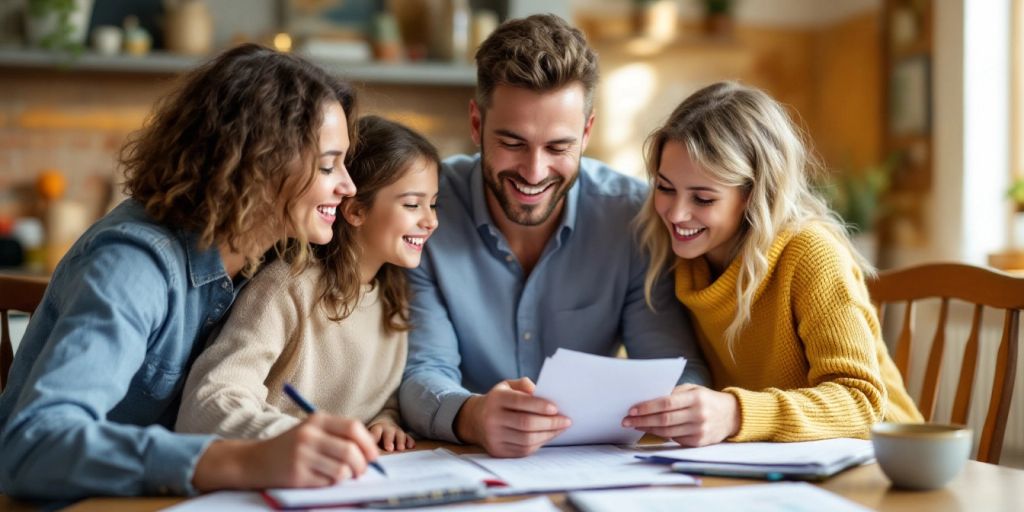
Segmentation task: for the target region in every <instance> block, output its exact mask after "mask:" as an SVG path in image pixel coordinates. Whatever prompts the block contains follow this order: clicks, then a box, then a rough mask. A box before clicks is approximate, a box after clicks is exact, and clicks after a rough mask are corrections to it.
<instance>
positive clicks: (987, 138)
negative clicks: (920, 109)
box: [891, 0, 1011, 267]
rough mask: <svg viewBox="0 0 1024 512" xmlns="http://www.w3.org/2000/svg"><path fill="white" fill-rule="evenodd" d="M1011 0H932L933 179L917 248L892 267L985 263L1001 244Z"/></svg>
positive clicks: (902, 252) (899, 254)
mask: <svg viewBox="0 0 1024 512" xmlns="http://www.w3.org/2000/svg"><path fill="white" fill-rule="evenodd" d="M1010 7H1011V6H1010V0H988V1H985V2H974V1H968V0H933V9H934V12H935V27H934V33H935V34H936V35H939V37H935V39H934V41H933V57H932V59H933V60H932V91H933V93H932V112H933V117H932V134H933V141H932V144H933V157H932V161H933V162H934V163H933V168H932V172H933V180H932V190H931V193H930V195H929V197H928V199H927V202H926V207H925V208H926V211H925V215H924V217H925V224H926V225H925V228H924V229H925V230H926V233H925V236H924V237H923V238H924V239H925V240H926V241H927V242H926V244H925V245H922V246H920V247H904V248H900V249H897V250H896V251H894V253H893V255H892V261H891V263H892V266H894V267H900V266H906V265H912V264H916V263H921V262H925V261H937V260H959V261H966V262H969V263H974V264H985V262H986V256H987V254H988V253H990V252H993V251H997V250H1000V249H1004V248H1006V247H1007V245H1008V237H1007V231H1008V228H1007V221H1008V213H1007V201H1006V199H1005V197H1004V191H1005V190H1006V188H1007V186H1008V183H1009V175H1010V160H1009V158H1010V149H1009V148H1010V140H1009V116H1008V113H1009V111H1010V89H1009V83H1010V73H1009V70H1010V19H1011V16H1010V14H1011V8H1010Z"/></svg>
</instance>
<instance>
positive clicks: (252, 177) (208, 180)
mask: <svg viewBox="0 0 1024 512" xmlns="http://www.w3.org/2000/svg"><path fill="white" fill-rule="evenodd" d="M329 101H337V102H339V103H340V104H341V107H342V110H343V111H344V112H345V116H346V118H347V121H348V124H349V128H350V129H349V134H350V137H352V138H354V137H355V130H353V129H352V128H353V126H354V125H353V120H354V119H355V102H356V96H355V92H354V90H353V89H352V87H351V86H350V85H349V84H348V83H347V82H345V81H343V80H340V79H338V78H335V77H333V76H331V75H330V74H328V73H327V72H325V71H324V70H323V69H321V68H319V67H317V66H315V65H313V64H311V63H309V62H308V61H306V60H303V59H302V58H299V57H296V56H294V55H289V54H285V53H280V52H277V51H274V50H271V49H269V48H265V47H263V46H259V45H255V44H243V45H240V46H237V47H235V48H232V49H230V50H227V51H225V52H224V53H222V54H220V55H219V56H217V57H215V58H214V59H212V60H210V61H208V62H207V63H205V64H203V65H202V66H200V67H199V68H197V69H196V70H194V71H192V72H191V73H189V74H188V75H186V76H184V77H183V78H182V81H181V83H180V84H179V86H178V87H177V88H176V89H175V90H174V91H173V92H172V93H171V94H169V95H168V96H166V97H164V98H163V99H161V100H160V101H159V103H158V104H157V106H156V107H155V109H154V112H153V114H152V115H151V116H150V118H149V119H148V120H147V121H146V124H145V126H144V127H143V128H142V129H141V130H139V131H138V132H136V133H134V134H132V136H131V137H130V139H129V141H128V143H127V144H126V145H125V146H124V147H123V148H122V149H121V154H120V164H121V167H122V169H123V172H124V177H125V182H124V189H125V192H126V193H127V194H128V195H129V196H131V197H132V198H134V199H136V200H137V201H139V202H140V203H142V205H143V206H144V207H145V209H146V213H148V214H149V216H150V217H152V218H153V219H154V220H155V221H157V222H159V223H161V224H165V225H167V226H173V227H178V228H181V229H184V230H186V231H189V232H193V233H196V234H198V235H199V239H200V245H201V246H202V247H203V248H207V247H210V246H213V245H219V244H226V245H227V246H228V247H229V248H230V249H231V250H232V251H235V252H238V253H241V254H242V255H244V256H245V261H246V264H245V268H244V269H243V274H244V275H247V276H251V275H252V274H253V273H254V272H255V271H256V270H257V269H258V268H259V266H260V264H261V263H262V261H263V257H264V255H265V252H266V251H267V245H266V243H267V240H268V239H273V240H276V244H275V245H274V252H275V253H276V255H277V256H284V257H285V258H286V259H287V260H288V261H290V262H292V265H293V271H294V272H298V271H300V270H301V269H302V268H303V267H304V265H305V264H307V263H308V261H309V244H308V242H307V237H306V233H305V230H304V228H303V226H301V225H297V223H296V222H294V220H293V212H292V210H293V208H294V204H295V201H296V199H297V198H298V197H300V196H301V195H302V194H303V193H304V192H305V191H306V190H307V189H308V188H309V187H310V186H311V185H312V183H313V180H314V178H315V176H316V174H315V173H316V172H317V169H316V166H317V161H316V160H317V155H318V154H319V152H320V150H319V133H320V125H321V124H322V122H323V110H324V104H325V102H329ZM353 143H354V141H353ZM287 233H290V234H291V235H292V237H293V238H292V239H290V240H289V238H288V237H287V236H286V234H287Z"/></svg>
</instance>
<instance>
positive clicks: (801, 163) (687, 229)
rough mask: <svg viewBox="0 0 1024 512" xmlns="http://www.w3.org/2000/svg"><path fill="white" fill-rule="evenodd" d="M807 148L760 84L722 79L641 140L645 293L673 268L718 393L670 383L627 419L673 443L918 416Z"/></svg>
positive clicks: (787, 435) (842, 430)
mask: <svg viewBox="0 0 1024 512" xmlns="http://www.w3.org/2000/svg"><path fill="white" fill-rule="evenodd" d="M810 160H811V158H810V156H809V153H808V150H807V148H806V147H805V145H804V143H803V142H802V139H801V136H800V133H799V131H798V130H797V128H796V127H795V126H794V124H793V122H792V121H791V120H790V119H789V117H788V116H787V115H786V113H785V111H784V109H783V108H782V107H781V106H780V105H779V104H778V103H777V102H776V101H774V100H773V99H772V98H770V97H769V96H768V95H767V94H765V93H764V92H762V91H760V90H757V89H753V88H749V87H745V86H742V85H738V84H735V83H728V82H723V83H717V84H714V85H711V86H709V87H706V88H704V89H702V90H700V91H698V92H696V93H694V94H693V95H692V96H690V97H689V98H687V99H686V100H685V101H684V102H683V103H682V104H681V105H679V107H677V108H676V110H675V111H674V112H673V113H672V115H671V116H670V117H669V119H668V121H667V122H666V123H665V125H664V126H662V127H661V128H659V129H657V130H656V131H655V132H654V133H653V134H651V136H650V137H649V139H648V143H647V170H648V177H649V179H650V181H651V184H652V186H653V189H652V192H651V194H650V196H649V197H648V200H647V203H646V205H645V208H644V211H643V214H642V218H641V222H642V225H643V240H644V244H645V246H646V247H647V249H648V250H649V251H650V252H651V254H652V256H651V257H652V265H651V268H650V270H649V271H648V273H647V276H646V283H647V290H650V287H651V285H652V283H654V282H655V280H656V278H657V277H658V275H659V274H660V273H661V272H664V271H666V270H667V269H671V270H673V271H674V273H675V283H676V286H675V287H676V297H677V298H678V299H679V300H680V301H681V302H682V303H683V304H684V305H685V306H686V307H687V308H688V309H689V310H690V311H691V313H692V317H693V320H694V324H695V326H696V330H697V336H698V339H699V340H700V344H701V347H702V349H703V350H704V354H705V357H706V359H707V361H708V364H709V365H710V368H711V371H712V376H713V380H714V388H715V389H717V390H719V391H715V390H712V389H708V388H705V387H701V386H696V385H688V386H681V387H680V388H677V390H676V392H674V393H673V394H672V395H671V396H669V397H665V398H661V399H657V400H652V401H648V402H644V403H641V404H637V405H636V406H634V407H633V408H631V410H630V414H629V416H627V417H626V418H625V419H624V420H623V425H625V426H630V427H635V428H637V429H638V430H641V431H644V432H650V433H653V434H656V435H659V436H662V437H666V438H671V439H674V440H676V441H678V442H679V443H680V444H683V445H688V446H701V445H707V444H712V443H717V442H720V441H723V440H729V441H807V440H814V439H824V438H832V437H866V436H867V435H868V430H869V427H870V426H871V425H872V424H873V423H875V422H877V421H881V420H892V421H920V420H921V415H920V413H919V412H918V411H917V409H916V408H915V406H914V403H913V401H912V400H911V399H910V397H909V396H908V394H907V392H906V390H905V389H904V387H903V383H902V379H901V377H900V374H899V372H898V371H897V369H896V366H895V365H894V364H893V362H892V359H891V358H890V357H889V354H888V352H887V350H886V347H885V344H884V342H883V341H882V337H881V335H880V332H879V325H878V319H877V318H876V315H875V310H874V308H873V307H872V305H871V302H870V300H869V297H868V292H867V289H866V287H865V284H864V276H865V274H868V273H871V272H873V269H872V268H871V267H870V265H869V264H868V263H867V262H866V261H864V259H863V258H862V257H860V256H859V255H858V254H857V253H856V252H855V251H854V250H853V248H852V246H851V245H850V242H849V239H848V238H847V235H846V231H845V229H844V227H843V225H842V224H841V223H840V222H838V221H837V218H836V217H835V215H834V214H833V213H832V212H831V211H830V210H829V209H828V207H827V206H826V205H825V203H824V202H823V201H822V200H821V199H820V198H819V197H817V196H816V195H815V194H814V193H813V192H812V191H811V188H810V186H809V184H808V177H807V175H808V171H809V170H811V169H813V165H812V163H811V161H810Z"/></svg>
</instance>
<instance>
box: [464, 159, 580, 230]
mask: <svg viewBox="0 0 1024 512" xmlns="http://www.w3.org/2000/svg"><path fill="white" fill-rule="evenodd" d="M480 167H481V169H482V170H483V173H484V183H485V184H486V185H487V188H488V189H490V191H491V193H492V194H494V198H495V199H497V200H498V204H499V205H500V206H501V210H502V211H503V212H504V213H505V218H507V219H508V220H510V221H512V222H515V223H516V224H519V225H520V226H539V225H541V224H543V223H544V222H546V221H547V220H548V218H550V217H551V214H552V213H554V211H555V208H556V207H557V206H558V203H559V202H561V201H562V199H563V198H564V197H565V195H566V194H567V193H568V192H569V189H570V188H572V186H573V184H574V183H576V178H577V177H579V174H580V173H579V160H577V161H576V173H574V174H573V176H572V179H570V180H569V181H566V180H565V178H563V177H561V176H555V177H552V178H549V179H546V180H544V181H542V182H541V183H537V184H530V183H526V182H525V181H523V179H522V177H520V176H519V173H517V172H515V171H501V172H498V173H495V172H494V168H493V167H491V166H490V165H489V164H488V162H487V156H486V155H485V154H484V153H483V151H482V150H481V153H480ZM506 179H511V180H513V181H515V182H517V183H520V184H524V185H529V186H531V187H533V186H545V187H555V191H554V192H553V193H551V198H550V199H549V200H548V201H547V202H546V203H540V204H526V205H524V204H520V203H519V202H517V201H514V200H513V199H512V198H511V197H509V194H510V192H509V191H508V190H507V189H506V188H505V187H504V185H503V184H504V182H505V180H506ZM541 193H542V194H545V193H547V191H545V192H541Z"/></svg>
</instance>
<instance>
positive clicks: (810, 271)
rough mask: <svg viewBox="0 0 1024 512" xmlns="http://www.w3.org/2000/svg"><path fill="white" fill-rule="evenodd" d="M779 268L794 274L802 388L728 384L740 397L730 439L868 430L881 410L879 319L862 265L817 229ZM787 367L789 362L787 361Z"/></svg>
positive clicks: (856, 433)
mask: <svg viewBox="0 0 1024 512" xmlns="http://www.w3.org/2000/svg"><path fill="white" fill-rule="evenodd" d="M798 252H800V255H799V256H798V258H796V259H795V260H794V262H795V263H796V264H795V265H785V266H784V267H785V268H780V270H782V271H783V272H789V273H790V275H791V277H790V279H791V294H792V296H791V297H792V298H791V304H792V320H793V321H794V322H796V332H797V335H798V336H799V338H800V342H801V343H802V344H803V348H804V353H805V356H806V359H807V365H808V370H807V372H808V374H807V378H806V380H807V382H808V384H809V386H808V387H806V388H800V389H787V390H783V389H778V388H767V389H760V390H745V389H740V388H726V389H725V390H724V391H726V392H728V393H732V394H733V395H734V396H736V398H737V399H738V401H739V406H740V415H741V418H742V420H741V425H740V430H739V432H738V433H737V434H736V435H735V436H734V437H732V438H731V439H730V440H732V441H777V442H778V441H809V440H815V439H825V438H833V437H859V438H866V437H867V436H868V432H869V428H870V426H871V425H872V424H873V423H875V422H877V421H879V420H881V418H882V417H883V416H884V414H885V410H884V409H885V404H886V403H887V399H886V388H885V384H884V382H883V379H882V375H881V371H880V369H879V365H878V360H877V356H876V354H875V338H876V337H877V336H879V325H878V320H877V316H876V314H875V310H874V308H873V306H872V305H871V302H870V299H869V298H868V292H867V288H866V286H865V284H864V279H863V276H862V274H861V272H860V269H859V268H858V267H857V266H856V264H855V262H854V260H853V258H852V256H851V255H850V254H848V253H847V251H846V249H845V248H842V247H841V246H838V245H837V244H836V242H835V240H834V239H832V238H822V237H816V238H814V240H813V243H809V244H807V246H806V247H804V248H803V250H800V251H798ZM789 371H792V369H789Z"/></svg>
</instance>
